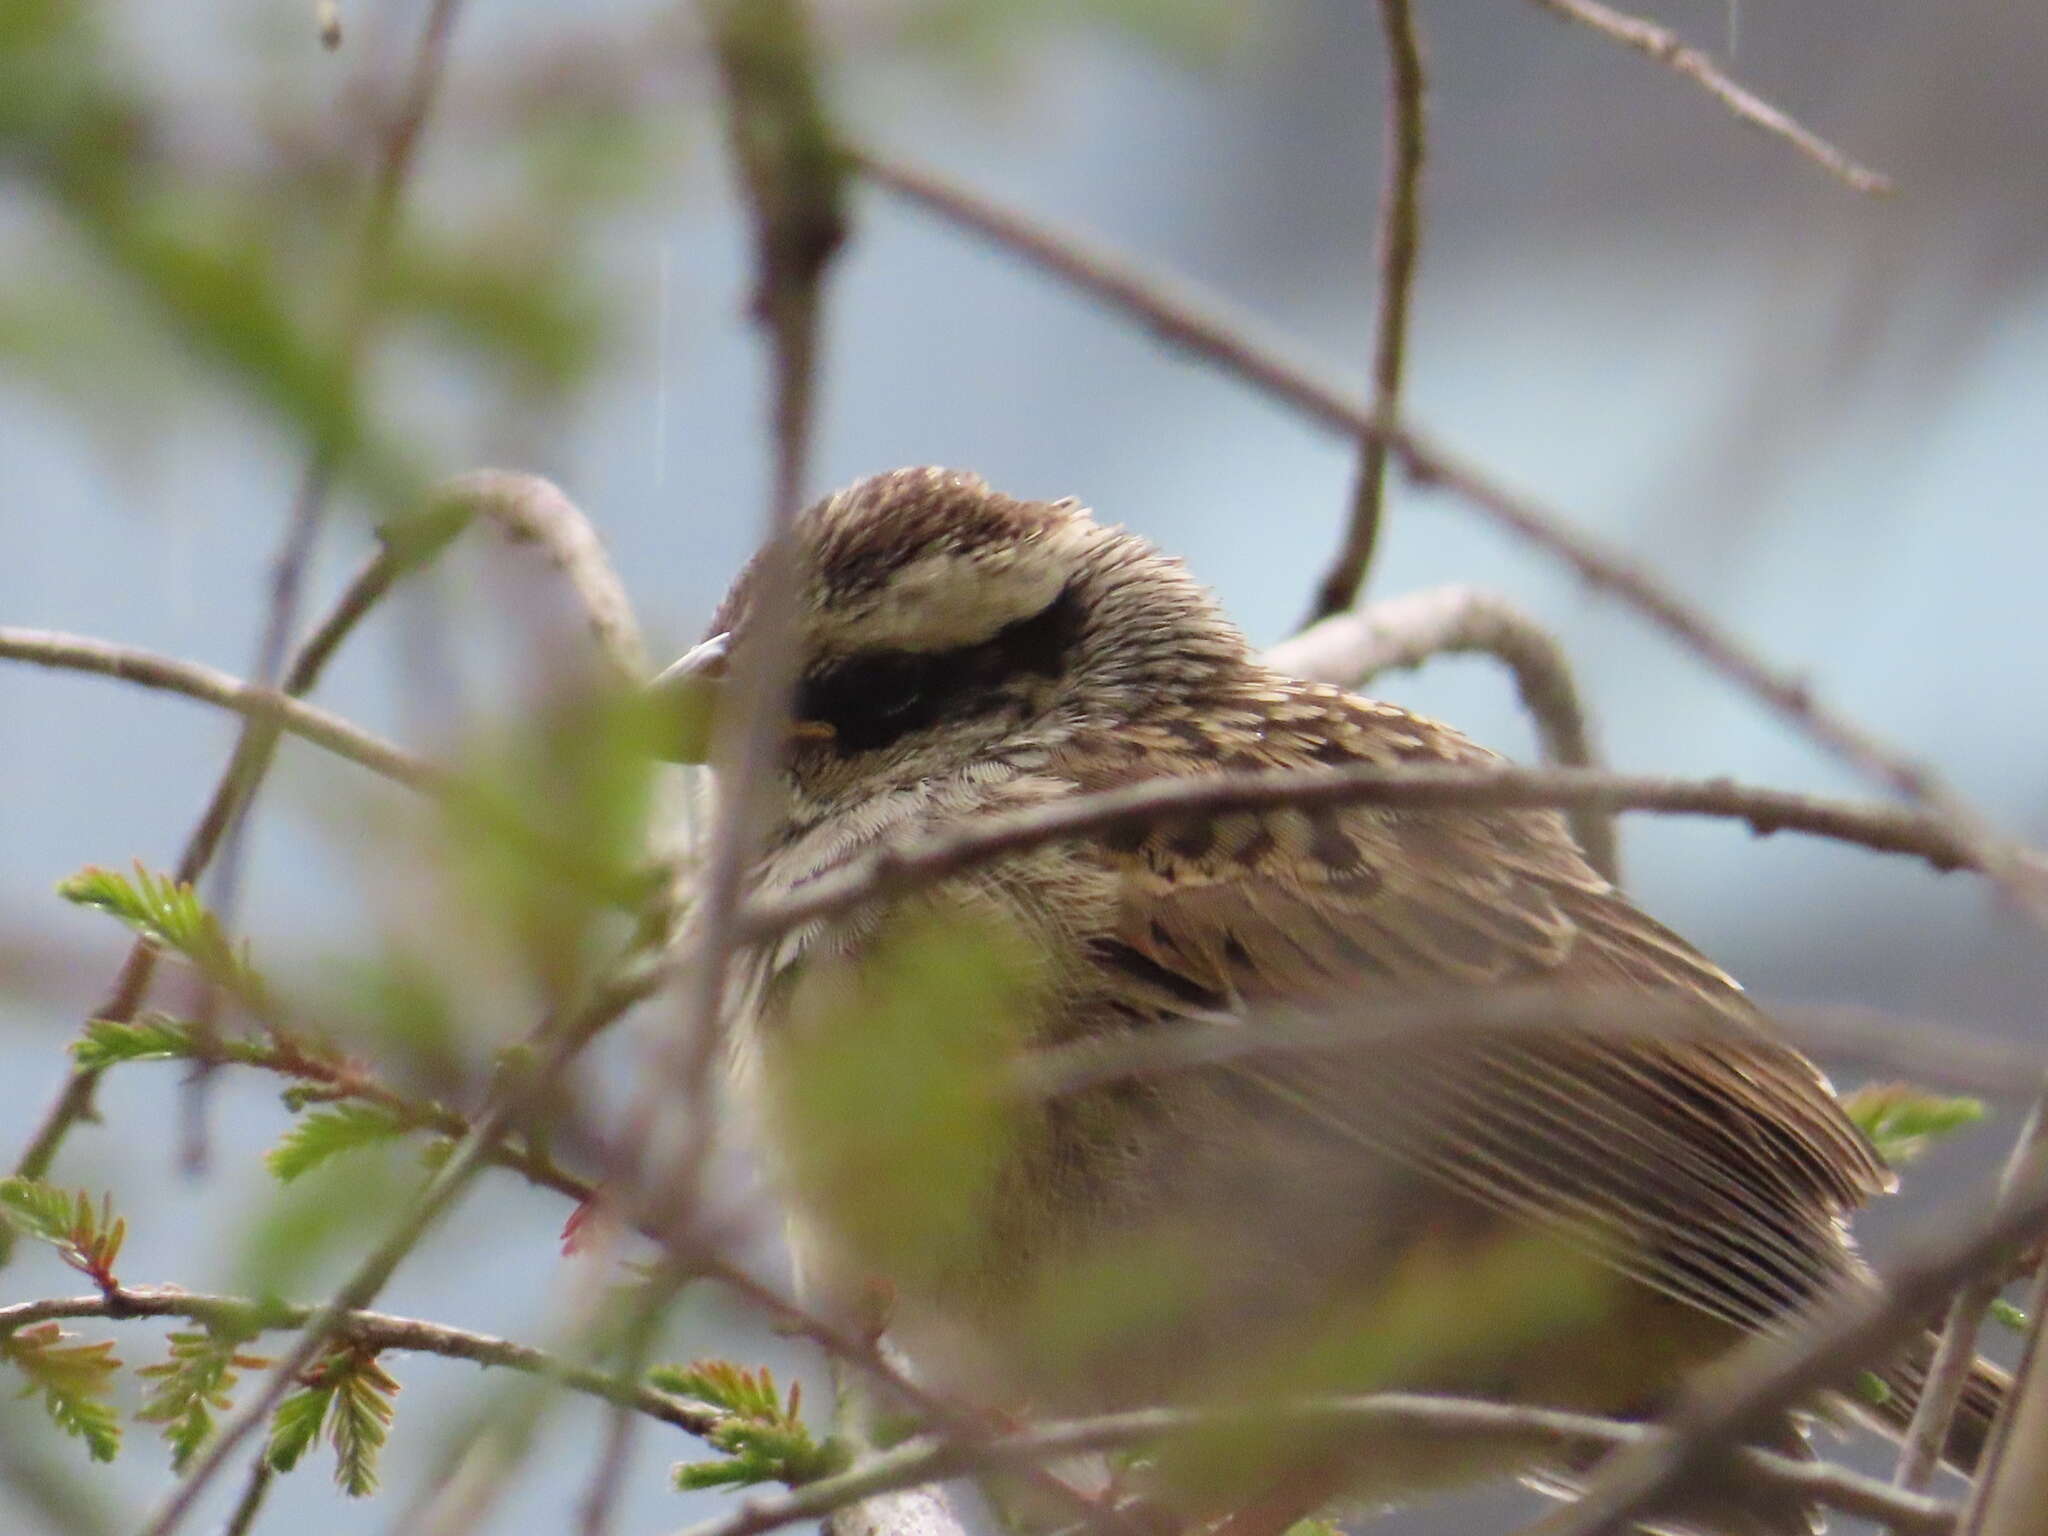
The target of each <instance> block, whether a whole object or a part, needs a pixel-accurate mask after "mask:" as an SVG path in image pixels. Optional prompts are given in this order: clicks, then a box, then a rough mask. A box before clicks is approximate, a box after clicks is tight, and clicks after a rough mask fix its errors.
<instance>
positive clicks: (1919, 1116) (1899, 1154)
mask: <svg viewBox="0 0 2048 1536" xmlns="http://www.w3.org/2000/svg"><path fill="white" fill-rule="evenodd" d="M1842 1108H1843V1109H1844V1110H1846V1111H1847V1112H1848V1114H1849V1118H1850V1119H1852V1120H1854V1121H1855V1122H1856V1124H1857V1125H1858V1126H1860V1127H1861V1128H1862V1131H1863V1134H1864V1135H1866V1136H1868V1137H1869V1138H1870V1143H1871V1145H1872V1146H1874V1147H1876V1148H1877V1150H1878V1153H1879V1155H1881V1156H1882V1157H1883V1158H1884V1160H1885V1161H1886V1162H1888V1163H1890V1164H1892V1165H1893V1166H1895V1167H1896V1166H1898V1165H1900V1164H1904V1163H1910V1162H1912V1161H1913V1160H1914V1159H1915V1158H1917V1157H1919V1156H1921V1155H1922V1154H1923V1153H1925V1152H1926V1151H1927V1149H1928V1148H1929V1147H1931V1146H1932V1145H1933V1144H1934V1143H1935V1142H1937V1141H1940V1140H1942V1139H1943V1138H1945V1137H1948V1136H1953V1135H1954V1134H1955V1133H1956V1132H1957V1131H1960V1130H1964V1129H1967V1128H1968V1127H1970V1126H1972V1125H1975V1124H1976V1123H1977V1122H1978V1121H1980V1120H1982V1119H1983V1118H1984V1117H1985V1115H1986V1114H1987V1113H1988V1111H1987V1110H1986V1108H1985V1106H1984V1101H1983V1100H1981V1099H1968V1098H1945V1097H1943V1096H1942V1095H1940V1094H1934V1093H1928V1092H1926V1091H1924V1090H1922V1089H1919V1088H1915V1087H1913V1086H1912V1085H1911V1084H1909V1083H1871V1084H1867V1085H1866V1086H1864V1087H1861V1088H1858V1089H1856V1090H1855V1091H1854V1092H1853V1093H1845V1094H1843V1095H1842Z"/></svg>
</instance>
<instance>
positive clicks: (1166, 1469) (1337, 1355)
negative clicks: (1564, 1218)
mask: <svg viewBox="0 0 2048 1536" xmlns="http://www.w3.org/2000/svg"><path fill="white" fill-rule="evenodd" d="M1620 1285H1621V1282H1620V1281H1619V1280H1618V1278H1617V1276H1616V1275H1615V1273H1614V1271H1612V1270H1611V1269H1609V1268H1607V1267H1606V1266H1605V1265H1602V1264H1600V1263H1598V1262H1596V1261H1594V1260H1592V1259H1590V1258H1588V1257H1586V1256H1585V1255H1584V1254H1583V1253H1581V1252H1580V1251H1578V1249H1577V1248H1576V1247H1574V1246H1572V1245H1570V1244H1568V1243H1566V1242H1564V1241H1561V1240H1560V1239H1557V1238H1553V1237H1549V1236H1546V1235H1544V1234H1541V1233H1533V1232H1515V1231H1510V1232H1506V1233H1502V1232H1499V1231H1495V1232H1492V1233H1491V1234H1487V1235H1481V1236H1479V1237H1477V1238H1476V1240H1473V1241H1458V1240H1455V1239H1452V1238H1450V1237H1448V1236H1446V1237H1444V1238H1442V1239H1441V1240H1435V1241H1430V1240H1425V1241H1422V1242H1419V1243H1416V1244H1414V1245H1413V1246H1412V1247H1410V1248H1409V1249H1408V1250H1407V1251H1406V1252H1404V1253H1403V1254H1402V1255H1401V1256H1400V1259H1399V1262H1398V1263H1397V1264H1396V1266H1395V1267H1394V1269H1393V1270H1392V1271H1391V1272H1390V1273H1389V1274H1388V1275H1387V1276H1386V1277H1385V1278H1384V1280H1383V1281H1382V1283H1381V1284H1380V1285H1378V1286H1377V1287H1376V1288H1374V1289H1373V1290H1371V1291H1370V1292H1368V1293H1366V1294H1363V1295H1360V1296H1357V1297H1352V1298H1348V1299H1347V1298H1340V1299H1337V1300H1336V1301H1334V1302H1333V1304H1332V1305H1331V1306H1330V1307H1329V1308H1328V1309H1326V1311H1325V1313H1324V1315H1323V1316H1322V1318H1321V1319H1320V1320H1319V1323H1318V1324H1317V1326H1315V1327H1313V1328H1309V1329H1305V1330H1303V1331H1301V1332H1300V1333H1298V1334H1296V1335H1295V1336H1293V1337H1291V1338H1287V1339H1284V1340H1282V1341H1280V1342H1279V1343H1278V1344H1276V1345H1275V1346H1274V1347H1272V1348H1269V1349H1265V1350H1262V1351H1261V1352H1260V1354H1259V1355H1258V1357H1257V1358H1255V1359H1253V1360H1251V1361H1248V1362H1245V1363H1244V1364H1241V1365H1240V1366H1239V1367H1238V1368H1236V1369H1235V1370H1232V1371H1231V1372H1229V1373H1228V1375H1227V1376H1225V1377H1223V1378H1221V1379H1218V1380H1217V1381H1215V1382H1213V1383H1212V1385H1211V1388H1210V1392H1209V1396H1210V1397H1211V1399H1212V1400H1213V1401H1215V1402H1217V1403H1218V1404H1219V1405H1221V1406H1225V1407H1236V1406H1241V1405H1244V1404H1247V1403H1249V1404H1259V1403H1271V1404H1275V1405H1278V1404H1284V1403H1290V1402H1298V1401H1301V1400H1303V1399H1308V1398H1315V1397H1319V1396H1323V1395H1325V1394H1331V1393H1337V1394H1354V1393H1363V1392H1372V1391H1375V1390H1379V1389H1382V1388H1388V1387H1405V1388H1407V1389H1409V1390H1414V1391H1432V1390H1434V1391H1445V1392H1451V1393H1454V1394H1456V1393H1461V1392H1473V1391H1477V1392H1480V1393H1481V1394H1483V1395H1488V1396H1505V1397H1508V1398H1514V1397H1517V1396H1519V1395H1521V1392H1522V1390H1523V1389H1522V1388H1520V1387H1518V1386H1517V1385H1516V1384H1517V1383H1518V1382H1524V1381H1529V1380H1541V1381H1543V1382H1544V1383H1545V1388H1544V1391H1545V1394H1546V1396H1548V1395H1549V1394H1553V1393H1556V1394H1562V1396H1561V1397H1560V1398H1553V1399H1552V1400H1564V1401H1571V1400H1575V1394H1576V1393H1577V1392H1580V1391H1583V1392H1584V1393H1585V1394H1586V1398H1587V1400H1588V1401H1591V1402H1608V1401H1613V1400H1614V1394H1613V1391H1612V1388H1611V1386H1610V1385H1609V1384H1608V1383H1606V1382H1605V1381H1604V1380H1603V1379H1601V1378H1604V1377H1605V1376H1606V1375H1609V1374H1613V1373H1617V1372H1619V1373H1621V1374H1624V1375H1628V1376H1630V1377H1631V1378H1632V1379H1633V1373H1634V1372H1636V1371H1639V1370H1640V1369H1641V1366H1640V1364H1639V1363H1624V1362H1622V1361H1619V1360H1617V1359H1616V1358H1615V1357H1614V1355H1613V1352H1612V1351H1611V1350H1608V1349H1604V1348H1602V1347H1600V1345H1599V1344H1598V1343H1595V1342H1594V1341H1595V1340H1597V1339H1600V1338H1601V1337H1602V1335H1603V1334H1604V1331H1605V1330H1606V1329H1607V1328H1609V1327H1611V1326H1612V1318H1613V1315H1614V1307H1615V1303H1616V1300H1617V1297H1618V1295H1619V1288H1620ZM1643 1347H1645V1348H1662V1347H1665V1346H1664V1342H1663V1341H1661V1340H1650V1339H1645V1340H1644V1341H1643ZM1340 1447H1342V1448H1344V1449H1343V1450H1342V1452H1341V1454H1342V1455H1343V1456H1344V1457H1345V1459H1346V1461H1347V1462H1369V1463H1370V1466H1371V1470H1364V1468H1363V1467H1361V1468H1360V1469H1359V1470H1358V1481H1359V1483H1360V1485H1361V1486H1365V1487H1369V1488H1372V1489H1374V1490H1375V1491H1379V1492H1382V1493H1392V1492H1396V1491H1398V1490H1400V1489H1401V1488H1403V1487H1413V1488H1423V1487H1431V1486H1440V1485H1441V1484H1443V1483H1445V1482H1447V1481H1455V1480H1456V1478H1457V1476H1458V1474H1457V1473H1455V1472H1451V1471H1449V1470H1447V1469H1449V1468H1453V1467H1456V1466H1458V1465H1460V1464H1461V1463H1463V1462H1465V1461H1470V1462H1471V1464H1472V1466H1473V1468H1474V1469H1475V1470H1476V1469H1480V1468H1483V1467H1485V1466H1486V1465H1487V1464H1488V1453H1486V1452H1483V1451H1481V1452H1477V1453H1475V1451H1474V1449H1473V1447H1472V1446H1471V1445H1470V1444H1469V1443H1467V1442H1463V1441H1460V1440H1458V1439H1456V1438H1455V1437H1452V1438H1446V1437H1441V1436H1429V1435H1423V1436H1402V1435H1397V1434H1391V1433H1388V1434H1383V1435H1379V1436H1376V1437H1375V1444H1374V1446H1373V1447H1372V1448H1371V1450H1370V1451H1361V1450H1360V1448H1359V1446H1358V1444H1357V1437H1356V1436H1355V1434H1347V1433H1346V1432H1344V1431H1343V1430H1341V1429H1329V1430H1323V1431H1311V1430H1307V1429H1304V1428H1303V1427H1301V1426H1300V1425H1299V1424H1298V1423H1295V1422H1292V1421H1289V1420H1288V1419H1286V1418H1285V1417H1283V1416H1280V1415H1277V1414H1276V1415H1275V1417H1274V1418H1273V1419H1272V1420H1271V1421H1269V1422H1267V1423H1265V1424H1263V1425H1251V1426H1244V1425H1230V1426H1228V1427H1219V1428H1217V1429H1214V1430H1210V1431H1206V1432H1201V1433H1197V1434H1193V1435H1189V1436H1186V1437H1183V1438H1181V1439H1177V1440H1175V1441H1174V1442H1172V1443H1171V1444H1168V1445H1166V1446H1164V1447H1162V1448H1161V1450H1160V1452H1159V1454H1158V1456H1157V1459H1156V1464H1157V1466H1158V1467H1159V1469H1160V1471H1161V1473H1162V1474H1163V1480H1164V1482H1165V1484H1166V1486H1168V1487H1171V1488H1173V1489H1175V1490H1176V1497H1180V1496H1182V1495H1183V1494H1185V1495H1186V1496H1189V1497H1193V1498H1196V1499H1199V1500H1203V1501H1206V1502H1208V1503H1209V1504H1211V1505H1213V1506H1214V1507H1216V1508H1217V1509H1219V1510H1221V1509H1223V1508H1227V1507H1229V1506H1230V1505H1231V1504H1233V1503H1234V1502H1238V1501H1242V1500H1245V1499H1249V1498H1253V1497H1256V1496H1258V1495H1259V1494H1260V1493H1261V1492H1263V1491H1264V1490H1266V1489H1268V1488H1270V1487H1272V1486H1273V1485H1274V1484H1275V1483H1276V1481H1278V1480H1280V1479H1284V1478H1288V1477H1291V1476H1295V1475H1309V1476H1314V1475H1316V1474H1315V1473H1314V1472H1313V1469H1315V1468H1317V1467H1324V1466H1327V1465H1328V1463H1329V1458H1330V1457H1331V1456H1332V1455H1333V1454H1339V1448H1340ZM1425 1468H1427V1469H1428V1470H1424V1469H1425Z"/></svg>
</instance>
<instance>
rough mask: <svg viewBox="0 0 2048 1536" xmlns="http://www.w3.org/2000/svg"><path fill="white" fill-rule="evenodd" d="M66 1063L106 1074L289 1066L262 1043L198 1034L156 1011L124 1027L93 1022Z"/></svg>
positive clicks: (181, 1021)
mask: <svg viewBox="0 0 2048 1536" xmlns="http://www.w3.org/2000/svg"><path fill="white" fill-rule="evenodd" d="M71 1059H72V1060H73V1061H75V1062H77V1063H78V1064H79V1066H81V1067H84V1068H86V1069H87V1070H89V1071H105V1070H106V1069H107V1068H108V1067H111V1066H115V1065H117V1064H118V1063H120V1062H124V1061H222V1062H226V1061H232V1062H239V1063H241V1064H243V1065H245V1066H251V1067H268V1068H270V1069H271V1070H273V1071H288V1070H291V1069H292V1066H293V1064H294V1063H293V1061H292V1059H290V1058H288V1057H287V1056H286V1054H285V1053H284V1052H283V1051H282V1050H281V1049H280V1048H279V1047H277V1046H275V1045H272V1044H269V1043H267V1042H265V1041H261V1040H237V1039H234V1038H232V1037H229V1036H225V1035H202V1034H201V1032H200V1029H199V1026H198V1025H197V1024H193V1023H191V1022H189V1021H188V1020H185V1019H173V1018H170V1017H168V1016H166V1015H164V1014H161V1013H146V1014H144V1015H143V1016H142V1017H141V1018H139V1019H135V1020H132V1021H129V1022H126V1023H123V1022H121V1021H119V1020H116V1019H94V1020H92V1022H90V1023H89V1024H87V1025H86V1026H85V1033H84V1034H83V1035H82V1036H80V1037H79V1038H78V1039H77V1040H75V1041H73V1042H72V1044H71Z"/></svg>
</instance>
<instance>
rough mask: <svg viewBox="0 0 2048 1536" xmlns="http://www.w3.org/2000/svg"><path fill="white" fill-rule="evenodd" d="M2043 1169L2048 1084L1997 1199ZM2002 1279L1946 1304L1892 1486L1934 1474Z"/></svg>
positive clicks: (1974, 1284)
mask: <svg viewBox="0 0 2048 1536" xmlns="http://www.w3.org/2000/svg"><path fill="white" fill-rule="evenodd" d="M2044 1174H2048V1084H2044V1086H2043V1088H2042V1091H2041V1093H2040V1094H2039V1095H2037V1096H2036V1098H2035V1100H2034V1107H2033V1109H2032V1111H2031V1112H2030V1113H2029V1114H2028V1116H2027V1123H2026V1126H2025V1128H2024V1129H2023V1130H2022V1131H2021V1132H2020V1135H2019V1139H2018V1140H2017V1141H2015V1142H2014V1144H2013V1149H2012V1154H2011V1156H2009V1157H2008V1158H2007V1159H2006V1164H2005V1168H2004V1170H2003V1171H2002V1172H2001V1173H2000V1174H1999V1179H1998V1198H1999V1199H2000V1200H2005V1199H2007V1198H2009V1197H2010V1196H2011V1194H2012V1192H2013V1190H2015V1189H2020V1188H2024V1187H2026V1186H2027V1185H2029V1184H2032V1183H2037V1182H2039V1181H2040V1179H2041V1178H2042V1177H2043V1175H2044ZM2005 1279H2006V1275H2005V1272H2004V1271H2003V1270H1997V1269H1992V1270H1987V1271H1985V1272H1984V1273H1983V1274H1981V1275H1978V1276H1976V1277H1975V1278H1974V1279H1973V1280H1971V1282H1970V1283H1969V1284H1968V1285H1966V1286H1964V1287H1963V1289H1962V1290H1960V1291H1958V1292H1957V1293H1956V1296H1955V1300H1954V1301H1952V1302H1951V1303H1950V1304H1949V1309H1948V1317H1947V1318H1946V1320H1945V1321H1944V1322H1943V1325H1942V1329H1941V1341H1940V1343H1939V1344H1937V1345H1936V1346H1935V1351H1934V1358H1933V1359H1932V1360H1931V1361H1930V1362H1929V1363H1928V1366H1927V1378H1926V1381H1925V1382H1924V1383H1923V1384H1922V1386H1921V1388H1920V1400H1919V1402H1918V1403H1916V1404H1915V1405H1914V1407H1913V1419H1912V1422H1911V1423H1910V1424H1909V1425H1908V1426H1907V1427H1906V1434H1905V1437H1904V1438H1903V1439H1902V1440H1901V1441H1900V1442H1899V1459H1898V1464H1897V1466H1896V1467H1895V1468H1894V1470H1893V1473H1892V1482H1893V1483H1894V1484H1895V1485H1896V1486H1898V1487H1900V1488H1904V1489H1906V1490H1907V1491H1909V1492H1912V1493H1919V1492H1923V1491H1924V1490H1925V1489H1926V1487H1927V1483H1928V1479H1929V1478H1931V1477H1932V1476H1933V1475H1934V1468H1935V1466H1936V1465H1937V1464H1938V1463H1939V1462H1940V1460H1941V1453H1942V1450H1943V1449H1944V1447H1946V1446H1947V1444H1948V1431H1949V1425H1950V1423H1951V1422H1953V1421H1954V1419H1955V1415H1956V1407H1957V1405H1958V1404H1960V1403H1961V1402H1962V1399H1963V1389H1964V1387H1966V1386H1967V1385H1968V1384H1969V1380H1970V1372H1971V1369H1972V1368H1973V1367H1974V1366H1975V1365H1976V1363H1977V1332H1978V1329H1979V1328H1980V1327H1981V1326H1982V1324H1983V1321H1984V1312H1985V1309H1986V1308H1987V1307H1989V1306H1990V1305H1991V1303H1992V1300H1993V1298H1995V1297H1996V1296H1997V1295H1998V1293H1999V1292H2000V1291H2001V1290H2003V1289H2004V1288H2005V1284H2004V1283H2005Z"/></svg>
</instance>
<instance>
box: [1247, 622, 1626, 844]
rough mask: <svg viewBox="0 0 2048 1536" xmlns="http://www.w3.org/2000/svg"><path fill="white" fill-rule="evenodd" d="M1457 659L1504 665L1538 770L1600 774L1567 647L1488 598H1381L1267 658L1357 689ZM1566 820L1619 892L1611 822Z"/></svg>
mask: <svg viewBox="0 0 2048 1536" xmlns="http://www.w3.org/2000/svg"><path fill="white" fill-rule="evenodd" d="M1460 651H1481V652H1484V653H1485V654H1487V655H1489V656H1495V657H1498V658H1499V659H1500V660H1501V661H1503V662H1505V663H1506V664H1507V666H1508V669H1509V670H1510V671H1511V672H1512V673H1513V674H1514V678H1515V690H1516V692H1517V693H1518V694H1520V696H1521V700H1522V707H1523V708H1524V709H1526V710H1527V711H1528V712H1529V716H1530V719H1532V720H1533V721H1534V722H1535V725H1536V739H1537V745H1538V747H1539V749H1540V750H1541V752H1542V754H1543V760H1544V761H1545V762H1547V763H1555V764H1557V765H1558V766H1560V767H1565V768H1598V767H1599V766H1600V765H1601V763H1600V753H1599V751H1598V749H1597V748H1596V747H1595V746H1594V743H1593V731H1592V727H1591V725H1590V724H1589V723H1588V721H1587V717H1586V708H1585V705H1584V704H1582V703H1581V702H1580V700H1579V690H1578V686H1577V684H1576V683H1574V682H1573V680H1572V671H1571V663H1570V662H1568V661H1567V660H1566V659H1565V654H1564V648H1563V647H1562V646H1560V645H1559V644H1558V643H1557V641H1556V639H1555V638H1553V637H1552V635H1551V634H1550V632H1549V631H1548V630H1546V629H1545V628H1544V627H1543V626H1542V625H1541V624H1539V623H1537V622H1536V620H1534V619H1533V618H1531V617H1530V616H1529V615H1528V614H1526V613H1524V612H1522V610H1521V609H1519V608H1517V607H1516V606H1515V605H1514V604H1512V603H1510V602H1509V601H1508V600H1507V599H1506V598H1504V597H1502V596H1500V595H1499V594H1498V593H1495V592H1485V591H1481V590H1479V589H1478V588H1476V587H1462V586H1451V587H1433V588H1431V589H1430V590H1428V591H1426V592H1414V593H1410V594H1408V595H1406V596H1403V597H1394V598H1388V599H1386V600H1385V601H1383V602H1377V603H1374V604H1372V605H1371V606H1370V607H1368V608H1366V609H1364V610H1362V611H1361V612H1358V613H1344V614H1334V615H1332V616H1331V617H1330V618H1327V619H1324V620H1322V621H1321V622H1320V623H1317V624H1311V625H1310V626H1309V627H1308V628H1307V629H1305V630H1303V631H1302V632H1301V633H1300V634H1298V635H1295V636H1293V637H1292V638H1291V639H1287V640H1283V641H1281V642H1280V644H1278V645H1276V646H1274V647H1273V648H1272V649H1271V650H1269V651H1267V652H1266V657H1265V659H1266V663H1267V665H1269V666H1271V667H1274V668H1276V669H1277V670H1279V671H1282V672H1288V673H1292V674H1294V675H1295V676H1297V677H1308V678H1315V679H1317V680H1319V681H1322V682H1326V683H1336V684H1339V685H1340V686H1343V687H1346V688H1356V687H1361V686H1363V684H1364V683H1365V682H1366V681H1367V680H1368V679H1370V678H1372V677H1374V676H1376V675H1377V674H1379V673H1381V672H1389V671H1397V670H1402V669H1405V668H1409V667H1419V666H1421V665H1422V663H1423V662H1425V661H1427V660H1429V659H1430V658H1431V657H1432V656H1440V655H1444V654H1446V653H1449V652H1460ZM1569 819H1570V821H1571V825H1572V835H1573V836H1574V837H1576V838H1577V839H1578V840H1579V846H1580V847H1581V848H1583V849H1585V850H1586V858H1587V861H1588V862H1589V863H1591V864H1592V866H1593V867H1594V868H1595V869H1597V870H1599V871H1600V873H1601V874H1603V875H1605V876H1606V877H1607V878H1608V879H1610V880H1613V881H1616V882H1617V883H1618V882H1619V881H1620V878H1621V875H1620V869H1621V850H1620V848H1619V846H1618V840H1617V838H1616V836H1615V829H1614V820H1613V818H1612V817H1610V816H1607V815H1603V814H1601V813H1599V812H1594V811H1586V810H1575V811H1573V812H1572V813H1571V814H1570V817H1569Z"/></svg>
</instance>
